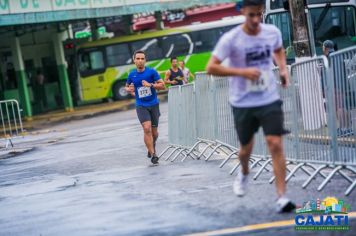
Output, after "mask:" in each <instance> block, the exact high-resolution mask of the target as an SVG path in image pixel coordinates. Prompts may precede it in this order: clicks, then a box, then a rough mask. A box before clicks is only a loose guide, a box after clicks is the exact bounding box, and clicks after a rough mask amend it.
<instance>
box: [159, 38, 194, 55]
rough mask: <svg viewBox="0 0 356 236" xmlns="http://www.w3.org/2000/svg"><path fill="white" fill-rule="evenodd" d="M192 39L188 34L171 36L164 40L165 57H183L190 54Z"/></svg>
mask: <svg viewBox="0 0 356 236" xmlns="http://www.w3.org/2000/svg"><path fill="white" fill-rule="evenodd" d="M190 42H191V38H190V36H189V35H188V34H178V35H171V36H167V37H163V38H162V48H163V53H164V56H165V57H172V56H183V55H188V54H189V48H190Z"/></svg>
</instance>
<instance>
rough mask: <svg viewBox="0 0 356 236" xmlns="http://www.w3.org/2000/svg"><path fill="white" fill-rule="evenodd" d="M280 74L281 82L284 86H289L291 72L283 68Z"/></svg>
mask: <svg viewBox="0 0 356 236" xmlns="http://www.w3.org/2000/svg"><path fill="white" fill-rule="evenodd" d="M279 76H280V77H281V83H282V87H283V88H287V87H288V85H289V74H288V71H287V70H283V71H280V72H279Z"/></svg>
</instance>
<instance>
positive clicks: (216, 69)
mask: <svg viewBox="0 0 356 236" xmlns="http://www.w3.org/2000/svg"><path fill="white" fill-rule="evenodd" d="M206 71H207V72H208V74H212V75H218V76H241V77H244V78H246V79H250V80H257V79H258V78H259V77H260V75H261V72H260V71H259V70H258V69H257V68H233V67H226V66H223V65H221V61H220V60H219V59H218V58H217V57H216V56H214V55H213V56H211V58H210V60H209V62H208V65H207V67H206Z"/></svg>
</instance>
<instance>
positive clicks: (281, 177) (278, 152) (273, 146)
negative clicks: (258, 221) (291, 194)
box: [266, 135, 286, 197]
mask: <svg viewBox="0 0 356 236" xmlns="http://www.w3.org/2000/svg"><path fill="white" fill-rule="evenodd" d="M266 141H267V145H268V149H269V151H270V153H271V155H272V163H273V172H274V176H276V188H277V195H278V197H282V196H283V195H284V194H285V192H286V182H285V178H286V160H285V157H284V154H283V144H282V136H277V135H267V136H266Z"/></svg>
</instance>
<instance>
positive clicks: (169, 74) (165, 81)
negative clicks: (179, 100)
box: [164, 70, 177, 84]
mask: <svg viewBox="0 0 356 236" xmlns="http://www.w3.org/2000/svg"><path fill="white" fill-rule="evenodd" d="M169 76H171V71H170V70H167V71H166V74H165V75H164V83H165V84H176V83H177V81H174V80H173V81H170V80H169Z"/></svg>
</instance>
